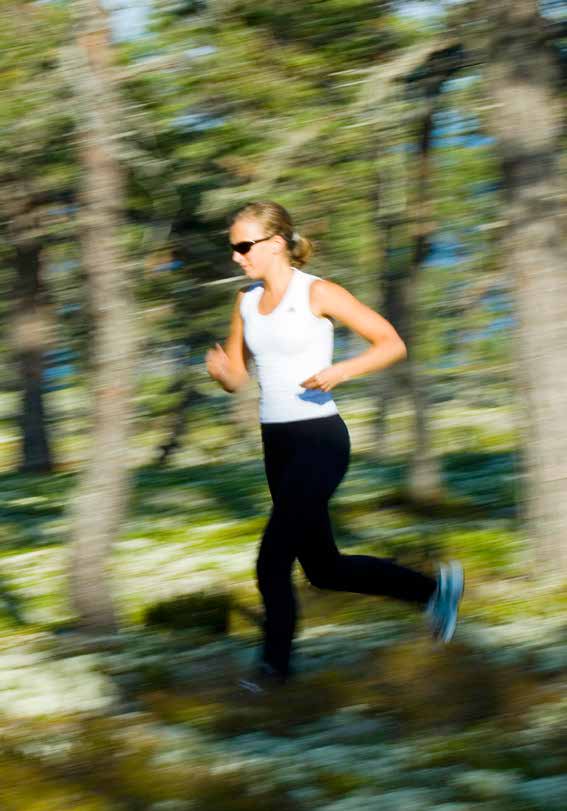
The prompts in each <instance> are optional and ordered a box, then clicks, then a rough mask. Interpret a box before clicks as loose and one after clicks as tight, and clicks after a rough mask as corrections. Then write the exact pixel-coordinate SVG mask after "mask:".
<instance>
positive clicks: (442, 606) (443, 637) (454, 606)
mask: <svg viewBox="0 0 567 811" xmlns="http://www.w3.org/2000/svg"><path fill="white" fill-rule="evenodd" d="M464 586H465V577H464V572H463V567H462V566H461V564H460V563H459V562H458V561H456V560H453V561H451V562H450V563H447V564H445V563H441V565H440V566H439V574H438V575H437V588H436V589H435V591H434V593H433V595H432V597H431V599H430V600H429V602H428V604H427V608H426V609H425V613H426V614H427V616H428V619H429V625H430V628H431V633H432V634H433V638H434V639H435V640H437V641H439V642H445V643H447V642H450V641H451V639H452V638H453V634H454V633H455V628H456V625H457V616H458V613H459V603H460V602H461V600H462V598H463V591H464Z"/></svg>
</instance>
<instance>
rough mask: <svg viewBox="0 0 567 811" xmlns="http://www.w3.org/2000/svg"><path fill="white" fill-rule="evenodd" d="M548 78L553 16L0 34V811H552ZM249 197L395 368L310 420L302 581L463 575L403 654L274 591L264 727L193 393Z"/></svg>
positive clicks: (397, 643) (553, 341)
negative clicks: (454, 608)
mask: <svg viewBox="0 0 567 811" xmlns="http://www.w3.org/2000/svg"><path fill="white" fill-rule="evenodd" d="M566 77H567V4H566V3H565V0H547V1H546V2H540V3H538V2H536V0H499V3H498V4H495V3H490V2H487V0H440V2H434V1H433V0H432V1H431V2H425V1H424V2H419V0H416V1H415V2H395V0H391V1H390V2H388V1H386V0H384V1H382V0H374V1H373V2H370V0H317V2H311V3H309V2H308V3H299V2H295V0H279V1H278V2H272V0H254V2H251V1H250V0H194V1H193V0H139V2H138V1H137V0H112V2H110V0H109V2H106V3H104V4H103V5H101V4H99V3H98V2H95V0H73V1H68V2H65V0H41V1H40V0H37V1H36V2H30V1H29V0H19V2H13V1H12V0H2V1H1V2H0V173H1V181H2V182H1V186H0V188H1V191H0V227H1V229H2V239H1V240H0V284H1V286H2V288H1V292H2V295H1V296H0V359H1V362H0V482H1V484H2V487H1V488H0V515H1V519H2V520H1V522H0V541H1V547H0V631H1V633H0V806H1V808H2V811H4V810H5V811H66V810H67V809H69V811H115V810H116V811H122V809H124V811H138V809H140V810H145V809H151V811H205V809H206V810H207V811H252V809H266V811H307V809H317V811H365V810H366V809H368V810H370V809H372V811H374V809H378V808H379V809H380V811H389V810H390V809H392V811H394V809H395V811H414V810H415V811H430V809H445V811H472V809H475V810H476V809H482V810H483V811H507V809H512V808H513V809H515V811H518V809H526V811H537V809H545V811H565V809H566V808H567V777H566V775H567V736H566V729H567V700H566V698H565V696H566V695H567V693H566V690H565V688H566V684H567V617H566V613H565V609H566V606H567V589H565V583H566V580H567V497H566V496H567V432H566V431H565V429H564V423H565V415H566V413H567V279H566V277H565V267H566V260H567V247H566V241H567V237H566V235H567V228H566V227H565V226H566V203H567V192H566V182H565V178H566V136H565V100H566V96H567V92H566ZM257 199H270V200H276V201H277V202H279V203H281V204H282V205H284V206H285V207H286V208H287V209H288V211H289V212H290V213H291V215H292V217H293V219H294V224H295V228H296V230H297V231H299V232H300V233H301V234H302V235H304V236H306V237H308V238H309V239H311V240H312V241H313V243H314V245H315V254H314V256H313V258H312V260H311V261H310V263H309V265H308V266H307V268H306V269H307V271H308V272H310V273H313V274H315V275H318V276H322V277H324V278H327V279H330V280H332V281H335V282H338V283H339V284H341V285H343V286H344V287H346V288H347V289H348V290H350V291H351V292H352V293H354V294H355V295H356V296H357V297H358V298H360V299H361V300H362V301H363V302H365V303H366V304H368V305H370V306H371V307H373V308H375V309H376V310H377V311H378V312H380V313H381V314H382V315H383V316H384V317H386V318H387V319H388V320H390V321H391V322H392V323H393V324H394V326H395V327H396V329H397V330H398V332H399V333H400V334H401V335H402V337H403V338H404V340H405V342H406V345H407V347H408V359H407V361H405V362H404V363H401V364H398V365H397V366H395V367H393V368H391V369H388V370H385V371H383V372H381V373H378V374H375V375H369V376H367V377H363V378H357V379H355V380H353V381H350V382H349V383H347V384H344V385H343V386H339V387H338V388H337V389H335V390H334V395H335V399H336V402H337V405H338V407H339V410H340V412H341V414H342V416H343V418H344V419H345V422H346V423H347V425H348V427H349V431H350V434H351V441H352V461H351V465H350V469H349V471H348V473H347V476H346V478H345V480H344V482H343V483H342V484H341V486H340V488H339V490H338V491H337V493H336V494H335V496H334V497H333V501H332V517H333V522H334V527H335V530H336V539H337V543H338V545H339V547H340V549H341V550H342V551H343V552H345V553H346V554H348V553H355V554H356V553H363V554H374V555H379V556H383V557H389V558H396V559H397V560H398V561H400V562H401V563H404V564H406V565H410V566H415V567H416V568H419V569H421V570H423V571H427V572H430V573H433V572H434V571H435V566H436V563H437V562H438V561H439V560H447V559H450V558H459V559H460V560H462V562H463V564H464V566H465V571H466V594H465V599H464V601H463V606H462V614H461V622H460V624H459V626H458V629H457V633H456V636H455V640H454V642H453V643H452V645H451V646H449V647H447V648H445V649H440V648H437V647H434V646H433V644H432V642H431V641H430V639H429V637H428V634H427V629H426V628H425V625H424V623H423V620H422V618H421V617H420V616H419V615H418V614H416V613H415V612H413V611H412V610H411V609H409V608H408V607H406V606H403V605H398V604H395V603H393V602H389V601H387V600H381V599H376V598H370V597H365V596H360V595H350V594H337V593H331V592H322V591H317V590H316V589H314V588H313V587H311V586H310V585H309V583H308V582H307V581H306V579H305V577H304V575H303V572H302V571H301V570H300V569H299V568H298V569H297V571H296V572H295V580H296V585H297V592H298V597H299V602H300V604H301V618H300V629H299V633H298V639H297V647H296V656H297V668H298V672H299V673H298V678H297V680H296V682H295V683H293V684H290V685H289V686H288V687H286V689H285V690H284V691H281V692H279V693H278V692H276V694H273V695H269V696H267V697H266V696H264V697H253V696H252V697H251V696H243V695H242V694H241V693H240V692H239V690H238V679H239V678H240V677H241V676H242V675H244V674H245V673H246V671H247V669H248V668H249V667H250V665H251V663H252V661H253V659H254V656H255V654H256V652H257V647H258V644H259V640H260V629H261V623H262V615H261V603H260V598H259V595H258V593H257V590H256V584H255V575H254V566H255V556H256V549H257V545H258V542H259V539H260V537H261V534H262V531H263V528H264V526H265V523H266V521H267V518H268V515H269V510H270V506H271V502H270V499H269V493H268V490H267V486H266V483H265V479H264V471H263V463H262V454H261V450H262V449H261V441H260V434H259V427H258V414H257V387H256V383H255V381H254V380H252V381H251V382H250V384H249V385H248V386H247V387H246V389H245V390H243V391H241V392H239V393H238V394H236V395H234V396H229V395H228V394H226V393H225V392H223V391H222V390H221V389H220V388H219V387H218V386H217V385H216V384H215V383H214V382H213V381H212V380H211V379H210V378H209V376H208V374H207V372H206V367H205V364H204V357H205V353H206V351H207V349H208V348H209V347H211V346H214V344H215V342H217V341H220V342H222V341H224V340H225V339H226V336H227V333H228V328H229V321H230V313H231V310H232V306H233V302H234V298H235V296H236V293H237V291H238V290H239V289H240V287H241V286H242V285H243V284H244V283H245V279H244V278H243V277H242V276H241V274H240V269H239V267H238V266H237V265H236V264H234V263H233V262H232V260H231V252H230V249H229V247H228V225H227V223H228V218H229V216H230V214H231V213H232V212H233V211H234V210H236V209H237V208H238V207H239V206H241V205H243V204H244V203H246V202H248V201H250V200H257ZM363 348H364V342H363V341H362V340H360V339H359V338H358V337H357V336H356V335H354V334H352V333H349V332H348V331H347V330H346V329H344V328H342V327H341V326H340V325H337V329H336V331H335V360H341V359H343V358H347V357H351V356H352V355H353V354H355V353H357V352H358V351H360V350H361V349H363Z"/></svg>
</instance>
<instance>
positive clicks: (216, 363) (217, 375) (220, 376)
mask: <svg viewBox="0 0 567 811" xmlns="http://www.w3.org/2000/svg"><path fill="white" fill-rule="evenodd" d="M205 362H206V364H207V371H208V373H209V374H210V376H211V377H212V378H213V380H217V381H218V382H219V383H220V384H221V385H225V384H227V383H228V381H229V379H230V360H229V358H228V355H227V354H226V352H225V351H224V349H223V348H222V346H221V345H220V344H216V345H215V348H214V349H209V351H208V352H207V354H206V355H205Z"/></svg>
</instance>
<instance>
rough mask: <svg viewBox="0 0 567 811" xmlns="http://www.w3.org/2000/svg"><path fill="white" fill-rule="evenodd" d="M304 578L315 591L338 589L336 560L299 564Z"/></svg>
mask: <svg viewBox="0 0 567 811" xmlns="http://www.w3.org/2000/svg"><path fill="white" fill-rule="evenodd" d="M301 565H302V566H303V571H304V572H305V576H306V577H307V579H308V580H309V582H310V583H311V585H312V586H315V588H317V589H337V588H338V578H337V573H338V559H337V558H333V559H332V560H329V561H325V563H323V564H321V563H316V564H313V563H309V564H304V563H302V564H301Z"/></svg>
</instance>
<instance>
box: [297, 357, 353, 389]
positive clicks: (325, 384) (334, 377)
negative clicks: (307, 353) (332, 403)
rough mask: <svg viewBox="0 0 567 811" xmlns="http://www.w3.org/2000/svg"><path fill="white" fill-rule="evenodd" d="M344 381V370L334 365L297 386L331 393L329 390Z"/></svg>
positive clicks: (337, 364) (338, 365) (345, 377)
mask: <svg viewBox="0 0 567 811" xmlns="http://www.w3.org/2000/svg"><path fill="white" fill-rule="evenodd" d="M346 379H347V375H346V373H345V371H344V369H343V368H342V367H341V365H340V364H339V363H334V364H333V365H332V366H328V367H327V368H326V369H323V370H322V371H320V372H317V374H315V375H311V377H308V378H307V380H304V381H303V383H300V384H299V385H300V386H303V388H304V389H321V391H331V389H334V388H335V386H336V385H338V384H339V383H344V381H345V380H346Z"/></svg>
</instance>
